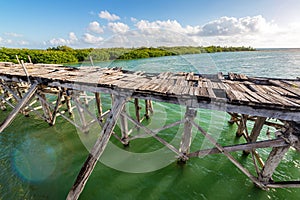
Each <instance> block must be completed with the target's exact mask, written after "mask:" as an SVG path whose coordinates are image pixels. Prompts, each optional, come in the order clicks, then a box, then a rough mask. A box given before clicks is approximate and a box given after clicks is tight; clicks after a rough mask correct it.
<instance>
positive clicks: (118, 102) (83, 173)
mask: <svg viewBox="0 0 300 200" xmlns="http://www.w3.org/2000/svg"><path fill="white" fill-rule="evenodd" d="M125 103H126V98H125V97H121V96H118V97H116V99H115V101H114V105H113V107H112V109H111V112H110V114H109V116H108V118H107V121H106V122H105V124H104V127H103V129H102V131H101V134H100V137H99V138H98V139H97V141H96V143H95V145H94V147H93V149H92V150H91V152H90V154H89V156H88V158H87V160H86V161H85V163H84V165H83V167H82V168H81V170H80V173H79V175H78V176H77V178H76V181H75V183H74V185H73V187H72V189H71V190H70V192H69V194H68V196H67V200H76V199H78V198H79V196H80V194H81V192H82V190H83V189H84V186H85V184H86V182H87V180H88V178H89V177H90V175H91V173H92V171H93V169H94V168H95V165H96V162H97V161H98V159H99V157H100V156H101V155H102V153H103V151H104V149H105V147H106V145H107V143H108V141H109V138H110V137H111V135H112V132H113V129H114V127H115V125H116V123H117V120H118V118H119V116H120V113H121V111H122V109H123V107H124V105H125Z"/></svg>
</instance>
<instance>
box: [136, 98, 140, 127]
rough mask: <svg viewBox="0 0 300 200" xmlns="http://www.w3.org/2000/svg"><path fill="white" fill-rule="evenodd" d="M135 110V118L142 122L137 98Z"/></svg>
mask: <svg viewBox="0 0 300 200" xmlns="http://www.w3.org/2000/svg"><path fill="white" fill-rule="evenodd" d="M134 108H135V116H136V120H137V121H138V122H141V118H140V106H139V99H137V98H135V99H134Z"/></svg>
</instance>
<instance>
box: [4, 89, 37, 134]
mask: <svg viewBox="0 0 300 200" xmlns="http://www.w3.org/2000/svg"><path fill="white" fill-rule="evenodd" d="M37 88H38V83H34V84H32V85H31V87H30V89H29V91H28V92H27V93H26V95H25V96H24V98H23V99H22V100H21V101H20V102H19V103H18V104H17V105H16V107H15V108H14V109H13V110H12V111H11V113H10V114H9V115H8V116H7V118H6V119H5V120H4V121H3V122H2V123H1V125H0V133H1V132H2V131H3V130H4V129H5V128H6V127H8V126H9V125H10V123H11V122H12V121H13V120H14V119H15V117H16V116H17V114H18V113H19V112H20V110H21V109H22V108H23V107H24V106H25V105H26V104H27V103H28V102H29V101H30V99H31V98H32V97H33V96H34V94H35V92H36V91H37Z"/></svg>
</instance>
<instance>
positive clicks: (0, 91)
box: [0, 87, 6, 111]
mask: <svg viewBox="0 0 300 200" xmlns="http://www.w3.org/2000/svg"><path fill="white" fill-rule="evenodd" d="M0 94H2V95H1V96H0V109H1V110H3V111H5V110H6V106H5V101H4V100H3V98H5V92H4V91H3V89H2V87H0Z"/></svg>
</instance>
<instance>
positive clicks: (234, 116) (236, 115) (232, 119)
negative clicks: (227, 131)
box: [228, 113, 238, 125]
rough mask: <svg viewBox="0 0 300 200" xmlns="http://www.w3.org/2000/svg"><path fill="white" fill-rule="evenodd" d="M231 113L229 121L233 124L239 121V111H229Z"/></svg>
mask: <svg viewBox="0 0 300 200" xmlns="http://www.w3.org/2000/svg"><path fill="white" fill-rule="evenodd" d="M229 114H230V116H231V118H230V120H229V121H228V123H229V124H231V125H232V124H234V123H235V122H237V121H238V114H237V113H229Z"/></svg>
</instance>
